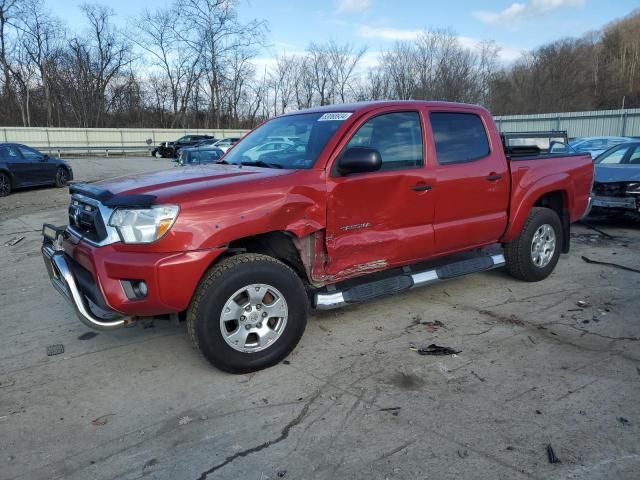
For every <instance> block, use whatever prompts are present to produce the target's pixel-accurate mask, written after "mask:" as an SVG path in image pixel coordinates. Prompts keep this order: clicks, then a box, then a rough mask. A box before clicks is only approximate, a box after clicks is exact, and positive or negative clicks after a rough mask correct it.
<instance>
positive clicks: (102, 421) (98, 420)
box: [91, 413, 115, 427]
mask: <svg viewBox="0 0 640 480" xmlns="http://www.w3.org/2000/svg"><path fill="white" fill-rule="evenodd" d="M114 415H115V413H107V414H106V415H102V416H101V417H98V418H94V419H93V420H91V424H92V425H95V426H96V427H102V426H103V425H106V424H107V422H108V421H109V417H112V416H114Z"/></svg>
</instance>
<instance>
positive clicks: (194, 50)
mask: <svg viewBox="0 0 640 480" xmlns="http://www.w3.org/2000/svg"><path fill="white" fill-rule="evenodd" d="M179 20H180V16H179V12H178V11H177V10H176V9H175V8H174V7H171V8H168V9H159V10H156V11H155V12H151V11H149V10H146V11H144V12H143V13H142V15H141V16H140V17H139V18H138V19H137V21H136V22H135V24H134V25H132V26H130V28H129V33H128V38H129V39H130V40H131V41H132V42H133V43H135V44H136V45H137V46H138V47H139V48H140V49H142V50H143V52H145V53H147V54H148V63H149V65H150V66H152V67H155V68H157V69H159V70H160V72H161V74H162V75H163V76H164V78H165V79H166V85H167V86H168V89H169V92H168V94H169V100H170V103H171V108H172V113H173V115H172V118H171V123H170V124H169V125H168V126H169V127H171V128H173V127H174V126H175V125H176V124H180V125H182V126H185V115H186V111H187V108H188V106H189V101H190V100H191V97H192V93H193V91H194V88H195V87H196V85H197V83H198V81H199V80H200V78H201V75H202V70H201V68H200V64H201V55H202V52H201V49H200V47H201V46H200V45H198V44H197V43H194V44H190V45H187V44H185V42H183V41H182V40H181V34H179V33H178V31H180V30H182V29H185V28H188V24H185V23H184V22H181V21H179ZM163 87H164V85H163Z"/></svg>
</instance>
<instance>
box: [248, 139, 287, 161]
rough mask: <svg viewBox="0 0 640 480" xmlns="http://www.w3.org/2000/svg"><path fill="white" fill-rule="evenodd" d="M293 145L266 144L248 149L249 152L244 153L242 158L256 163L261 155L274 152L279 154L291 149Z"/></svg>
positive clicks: (282, 143)
mask: <svg viewBox="0 0 640 480" xmlns="http://www.w3.org/2000/svg"><path fill="white" fill-rule="evenodd" d="M293 145H294V144H293V143H291V142H267V143H263V144H261V145H257V146H255V147H253V148H250V149H249V150H247V151H246V152H244V154H243V155H242V156H243V157H247V159H248V160H252V161H256V160H260V157H262V156H263V155H268V154H269V153H274V152H281V151H283V150H287V149H288V148H291V147H293Z"/></svg>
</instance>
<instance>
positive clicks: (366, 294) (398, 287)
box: [314, 254, 505, 310]
mask: <svg viewBox="0 0 640 480" xmlns="http://www.w3.org/2000/svg"><path fill="white" fill-rule="evenodd" d="M504 264H505V259H504V255H502V254H498V255H491V256H489V255H486V256H482V257H475V258H470V259H468V260H461V261H458V262H453V263H449V264H446V265H442V266H439V267H434V268H433V269H431V270H425V271H422V272H416V273H405V274H401V275H396V276H394V277H390V278H385V279H382V280H374V281H372V282H367V283H362V284H360V285H356V286H353V287H349V288H346V289H345V290H334V291H329V292H322V293H316V294H315V302H314V305H315V307H316V308H317V309H318V310H331V309H334V308H339V307H343V306H345V305H349V304H352V303H358V302H364V301H366V300H371V299H372V298H376V297H382V296H384V295H391V294H394V293H398V292H401V291H404V290H409V289H411V288H416V287H421V286H423V285H428V284H430V283H435V282H438V281H440V280H447V279H449V278H455V277H460V276H462V275H467V274H469V273H476V272H484V271H486V270H491V269H493V268H497V267H501V266H503V265H504Z"/></svg>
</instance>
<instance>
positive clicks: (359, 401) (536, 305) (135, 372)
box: [0, 158, 640, 480]
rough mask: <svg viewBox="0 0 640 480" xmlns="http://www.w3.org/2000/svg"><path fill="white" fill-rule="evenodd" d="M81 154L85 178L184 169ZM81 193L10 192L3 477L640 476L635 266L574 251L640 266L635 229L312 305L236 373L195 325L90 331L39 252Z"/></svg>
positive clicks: (4, 226) (3, 253)
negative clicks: (288, 351)
mask: <svg viewBox="0 0 640 480" xmlns="http://www.w3.org/2000/svg"><path fill="white" fill-rule="evenodd" d="M71 163H72V165H73V167H74V170H75V174H76V178H77V179H78V180H94V179H98V178H104V177H108V176H113V175H117V174H120V173H128V172H137V171H147V170H156V169H160V168H165V167H168V168H172V167H171V164H170V162H169V161H167V160H156V159H151V158H102V159H97V158H94V159H74V160H71ZM68 201H69V198H68V193H67V191H66V189H54V188H40V189H32V190H24V191H19V192H16V193H14V194H12V195H11V196H9V197H7V198H2V199H0V262H1V263H0V265H2V267H1V271H2V275H1V276H0V325H1V326H2V329H3V333H2V335H1V336H0V479H59V478H65V479H77V480H85V479H89V478H91V479H111V478H117V479H135V478H143V477H144V478H158V479H194V480H195V479H205V478H206V479H255V480H265V479H276V478H285V479H343V478H344V479H347V478H349V479H387V478H388V479H438V480H446V479H509V480H514V479H520V478H533V479H604V478H610V479H637V478H638V472H640V402H638V399H639V398H640V313H639V312H640V295H639V293H640V289H639V287H640V273H636V272H633V271H627V270H622V269H619V268H615V267H612V266H605V265H597V264H590V263H586V262H585V261H584V260H583V259H582V258H581V257H582V256H586V257H588V258H589V259H593V260H599V261H604V262H612V263H616V264H620V265H625V266H629V267H633V268H636V269H640V224H638V223H636V222H633V221H615V222H614V221H610V220H609V221H607V220H592V223H593V225H594V226H595V227H596V228H598V229H601V230H602V232H604V233H605V234H606V235H604V234H601V233H598V232H597V231H595V230H593V229H590V228H587V227H585V226H582V225H576V226H575V227H574V229H573V235H572V236H573V238H572V251H571V253H570V254H568V255H563V256H562V258H561V259H560V262H559V264H558V267H557V268H556V270H555V272H554V273H553V274H552V276H551V277H550V278H548V279H547V280H545V281H543V282H539V283H535V284H528V283H523V282H519V281H516V280H514V279H512V278H510V277H509V276H508V275H507V274H506V273H505V272H504V271H503V270H494V271H491V272H488V273H483V274H475V275H471V276H467V277H464V278H460V279H456V280H451V281H448V282H445V283H440V284H438V285H435V286H431V287H425V288H422V289H416V290H413V291H411V292H408V293H405V294H401V295H395V296H393V297H388V298H384V299H380V300H377V301H373V302H369V303H366V304H361V305H357V306H352V307H349V308H347V309H342V310H337V311H333V312H325V313H313V314H312V316H311V321H310V323H309V326H308V328H307V331H306V333H305V335H304V337H303V339H302V341H301V343H300V345H299V346H298V348H296V350H295V351H294V352H293V354H292V355H291V356H290V357H289V358H288V360H287V361H286V362H284V363H282V364H280V365H278V366H275V367H273V368H271V369H268V370H266V371H262V372H258V373H255V374H251V375H240V376H233V375H228V374H224V373H222V372H220V371H218V370H215V369H213V368H212V367H210V366H209V364H207V363H206V362H205V360H204V359H203V358H201V357H200V356H199V355H198V354H197V353H196V352H195V351H194V350H193V349H192V348H191V346H190V344H189V339H188V335H187V333H186V328H184V326H182V325H180V326H176V325H172V324H170V323H169V322H166V321H156V322H155V323H153V324H152V325H147V326H148V327H150V328H143V326H142V325H138V326H136V327H134V328H128V329H123V330H120V331H117V332H115V333H99V334H98V335H95V336H91V335H86V334H87V332H88V330H87V329H86V327H84V326H83V325H82V324H81V323H80V322H79V321H78V320H77V319H76V318H75V317H74V315H73V314H72V310H71V308H70V307H69V305H67V304H66V302H65V300H64V299H63V298H62V297H61V296H60V295H59V294H58V293H56V292H55V291H54V289H53V288H52V287H51V285H50V283H49V280H48V278H47V275H46V273H45V269H44V266H43V263H42V259H41V256H40V251H39V247H40V243H41V240H40V228H41V225H42V223H43V222H45V221H46V222H51V223H57V224H63V223H65V216H66V206H67V204H68ZM19 237H24V239H23V240H21V241H20V242H18V243H16V244H15V245H12V246H9V245H8V243H9V242H10V241H11V240H12V239H16V238H19ZM582 302H584V303H582ZM411 343H413V344H415V345H417V346H420V345H422V344H430V343H436V344H438V345H444V346H449V347H452V348H454V349H456V350H460V353H459V354H458V355H455V356H443V357H430V356H421V355H418V353H417V352H415V351H414V350H411V349H410V344H411ZM55 344H62V345H63V346H64V353H62V354H59V355H55V356H47V347H48V346H51V345H55ZM548 445H551V447H552V448H553V451H554V453H555V455H556V456H557V457H558V459H559V460H560V462H559V463H550V462H549V459H548V453H547V446H548Z"/></svg>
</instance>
